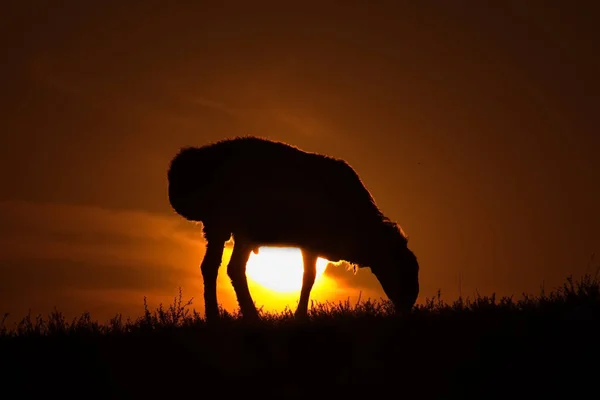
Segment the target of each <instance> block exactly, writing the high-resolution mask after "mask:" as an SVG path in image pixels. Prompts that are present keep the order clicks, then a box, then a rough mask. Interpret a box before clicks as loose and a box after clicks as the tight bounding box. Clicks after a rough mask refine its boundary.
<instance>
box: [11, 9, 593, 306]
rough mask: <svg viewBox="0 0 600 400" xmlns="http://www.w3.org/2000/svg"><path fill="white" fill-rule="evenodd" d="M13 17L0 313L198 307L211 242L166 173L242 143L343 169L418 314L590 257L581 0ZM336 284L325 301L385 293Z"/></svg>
mask: <svg viewBox="0 0 600 400" xmlns="http://www.w3.org/2000/svg"><path fill="white" fill-rule="evenodd" d="M13 3H14V4H13V5H10V6H3V7H6V8H4V9H3V10H2V16H0V45H2V48H3V49H4V50H3V62H2V63H0V76H1V77H2V82H3V87H2V91H1V92H0V104H1V107H0V131H1V132H2V136H1V137H0V140H1V142H0V144H1V146H0V152H1V157H0V182H1V183H2V184H1V185H0V311H10V312H13V313H16V314H19V315H20V314H23V313H24V312H26V311H27V309H28V308H30V307H31V308H32V309H33V310H37V311H47V310H49V309H50V308H51V307H52V306H53V305H57V306H58V308H59V309H62V310H65V311H66V312H68V313H70V312H72V313H78V312H81V311H83V310H84V309H87V310H90V311H92V313H93V315H96V316H97V317H99V318H107V317H108V316H110V315H113V314H115V313H116V312H123V313H125V314H128V313H129V314H132V315H133V314H139V312H141V307H142V298H143V296H144V295H146V296H148V297H149V299H150V300H151V301H152V302H156V301H169V299H170V298H171V297H172V296H173V295H175V294H176V290H177V287H179V286H182V287H183V290H184V296H194V297H195V298H196V302H195V305H196V307H197V308H201V306H202V303H201V298H202V291H201V287H202V281H201V276H200V272H199V268H198V266H199V263H200V260H201V257H202V254H203V251H204V250H203V244H202V240H201V235H200V231H199V229H198V227H195V226H194V225H192V224H189V223H186V222H185V221H183V220H182V219H181V218H179V217H178V216H176V215H175V214H174V213H173V212H172V211H171V209H170V207H169V204H168V201H167V195H166V170H167V167H168V163H169V160H170V159H171V157H172V156H173V155H174V154H175V152H176V151H177V150H178V149H179V148H180V147H181V146H184V145H202V144H205V143H207V142H209V141H214V140H218V139H222V138H224V137H228V136H235V135H243V134H254V135H260V136H266V137H269V138H272V139H276V140H282V141H285V142H288V143H291V144H293V145H297V146H299V147H301V148H303V149H305V150H308V151H316V152H321V153H326V154H329V155H331V156H335V157H340V158H344V159H345V160H347V161H348V162H349V163H350V164H351V165H352V166H353V167H354V168H355V169H356V170H357V172H358V173H359V175H360V176H361V178H362V179H363V181H364V182H365V183H366V185H367V187H368V188H369V190H370V191H371V192H372V194H373V195H374V197H375V199H376V201H377V203H378V205H379V206H380V208H381V209H382V211H383V212H384V213H385V214H386V215H388V216H389V217H390V218H392V219H395V220H397V221H398V222H399V223H400V224H401V225H402V227H403V229H404V230H405V231H406V233H407V234H408V235H409V236H410V241H409V245H410V247H411V248H412V249H413V250H414V251H415V253H416V255H417V256H418V258H419V261H420V263H421V268H422V272H421V296H420V299H419V301H422V300H423V298H424V297H425V296H433V295H434V294H435V292H436V291H437V289H438V288H441V289H442V294H443V295H444V296H445V297H446V298H448V299H452V298H453V297H455V296H456V295H457V294H458V274H459V272H460V273H461V274H462V292H463V294H465V295H468V294H473V293H474V292H475V290H476V289H479V291H480V292H483V293H490V292H492V291H497V292H498V293H500V294H512V293H514V294H517V295H518V294H520V293H521V292H523V291H529V292H537V290H538V288H539V286H540V285H541V283H542V282H543V281H545V282H546V285H547V286H552V285H556V284H559V283H561V281H562V280H563V278H564V277H565V276H566V275H567V274H569V273H575V274H580V273H583V272H585V270H586V267H587V265H588V260H589V258H590V255H591V254H592V253H594V252H596V251H598V249H599V246H600V233H599V232H600V231H599V230H598V226H600V210H599V209H598V207H597V204H599V200H600V189H599V188H598V181H599V179H598V178H599V174H600V173H599V171H600V166H599V165H598V161H597V160H598V158H597V152H598V148H599V147H598V145H599V144H600V137H599V135H598V122H597V114H596V113H597V110H598V105H599V99H598V93H600V87H599V84H598V79H596V78H597V76H595V75H596V74H597V71H598V70H600V65H599V62H598V61H597V59H596V58H595V57H594V55H595V54H594V53H595V51H594V49H597V48H599V47H600V40H599V34H598V33H597V28H596V27H595V26H594V24H593V22H594V21H595V19H594V13H593V12H592V11H591V9H589V10H588V9H586V7H587V6H586V3H577V5H578V7H579V8H578V9H576V8H574V7H573V6H572V5H568V4H567V3H566V2H562V4H563V5H562V6H560V7H559V6H557V5H553V3H554V2H544V3H543V8H541V7H539V8H534V7H533V6H532V5H531V4H529V5H527V6H525V5H524V4H523V3H522V2H502V5H500V4H497V5H495V7H494V8H493V9H492V8H491V7H488V8H486V7H485V6H483V5H480V6H473V5H472V4H470V5H469V7H468V8H467V7H466V6H464V7H463V6H459V5H458V3H455V2H448V3H447V4H446V3H444V4H438V5H437V6H436V7H433V6H431V7H430V6H428V7H423V6H414V7H413V8H403V9H399V8H398V7H399V6H397V5H394V3H395V2H391V1H390V2H379V3H378V5H377V6H374V5H370V6H369V7H368V8H365V7H361V6H359V5H358V4H362V3H361V2H345V3H344V4H345V6H344V8H335V7H334V6H333V5H331V6H324V5H323V3H319V5H318V6H314V5H315V4H317V3H311V2H303V3H302V6H301V7H300V6H294V7H293V8H292V7H291V6H285V5H281V4H279V5H277V6H267V5H266V4H267V3H264V2H263V3H260V2H258V3H257V2H253V3H252V6H250V5H246V6H240V7H238V6H234V5H233V4H235V3H230V6H229V7H228V8H227V9H225V8H223V9H216V8H211V9H208V8H207V7H206V6H190V7H188V8H175V6H173V5H169V4H168V3H165V2H160V3H159V2H151V1H148V2H137V3H133V2H131V3H127V5H124V3H123V2H118V1H106V2H103V3H102V6H97V8H94V6H92V5H91V3H86V2H75V1H61V2H58V3H56V2H53V3H52V7H50V5H49V4H45V3H41V2H40V4H43V5H38V6H36V7H26V5H25V4H24V2H13ZM558 3H559V2H556V4H558ZM159 4H160V6H159ZM261 4H265V6H262V5H261ZM311 4H312V5H311ZM512 4H520V6H519V7H518V6H515V5H512ZM540 4H541V3H540ZM589 4H590V5H591V4H592V3H591V2H590V3H589ZM286 7H288V8H289V9H286ZM394 7H396V8H394ZM223 272H224V269H223ZM334 272H335V273H334V274H333V276H332V277H331V279H333V280H334V281H336V282H337V284H336V285H332V286H331V288H332V289H331V292H330V293H325V292H323V293H321V294H318V298H319V299H325V298H328V299H331V300H336V299H341V298H346V297H348V296H354V297H356V296H357V295H358V292H359V291H360V290H361V288H362V289H363V296H364V293H365V291H367V292H368V293H371V294H373V296H378V295H382V293H381V291H380V290H379V288H378V286H377V283H376V281H374V280H373V277H372V275H371V274H370V273H368V272H366V271H364V272H363V271H361V272H359V274H358V275H356V276H354V275H352V274H351V273H344V272H343V271H341V270H339V271H338V270H336V271H334ZM221 279H222V281H223V282H225V283H227V282H226V279H225V278H224V277H223V276H222V277H221ZM223 290H224V293H223V294H222V297H221V298H222V299H223V301H224V302H226V303H227V302H230V303H228V304H233V303H231V299H232V298H231V291H230V288H229V287H228V286H227V285H224V289H223ZM256 291H257V303H258V302H259V298H265V299H266V297H265V296H262V295H260V294H258V289H256ZM265 301H266V300H265Z"/></svg>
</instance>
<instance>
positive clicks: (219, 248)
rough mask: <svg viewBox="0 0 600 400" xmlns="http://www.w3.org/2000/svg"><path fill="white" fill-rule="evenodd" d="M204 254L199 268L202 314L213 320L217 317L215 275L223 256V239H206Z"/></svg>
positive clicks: (217, 272)
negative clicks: (200, 274) (202, 292)
mask: <svg viewBox="0 0 600 400" xmlns="http://www.w3.org/2000/svg"><path fill="white" fill-rule="evenodd" d="M207 241H208V243H207V244H206V254H205V255H204V259H202V264H201V265H200V270H201V271H202V278H203V279H204V314H205V318H206V321H207V322H208V321H214V320H216V319H218V318H219V306H218V303H217V275H218V274H219V267H220V266H221V259H222V257H223V248H224V246H225V242H224V241H219V240H210V239H207Z"/></svg>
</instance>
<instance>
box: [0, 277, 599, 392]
mask: <svg viewBox="0 0 600 400" xmlns="http://www.w3.org/2000/svg"><path fill="white" fill-rule="evenodd" d="M144 306H145V312H144V315H142V316H141V317H140V318H137V319H124V318H123V317H122V316H121V315H117V316H116V317H114V318H113V319H111V320H110V321H109V322H108V323H106V324H100V323H98V322H96V321H94V320H93V319H92V318H91V316H90V315H89V314H88V313H84V314H83V315H82V316H80V317H78V318H75V319H74V320H67V319H66V318H65V317H64V316H63V315H62V314H61V313H60V312H59V311H57V310H55V311H54V312H52V313H50V315H48V316H47V317H46V318H43V317H42V316H37V317H32V316H31V315H28V316H26V317H25V318H23V319H22V320H21V321H20V322H19V323H17V324H15V325H14V326H12V327H7V326H6V323H5V321H6V316H5V318H4V319H3V320H2V322H1V323H0V366H1V368H2V371H1V373H0V383H1V382H2V380H4V383H1V384H0V390H5V391H7V393H10V392H13V393H17V392H16V391H15V390H17V391H18V390H19V388H21V390H23V388H26V389H27V392H29V393H31V392H32V391H39V392H40V394H42V395H46V396H49V395H50V394H52V393H53V392H55V393H60V394H61V396H62V397H64V396H65V395H68V392H69V389H68V388H73V389H71V391H72V392H73V394H74V395H75V397H78V396H87V397H89V396H92V397H93V396H95V395H97V396H102V397H108V398H148V397H149V398H155V397H159V396H165V395H166V396H169V397H174V396H177V395H182V396H187V395H194V396H197V397H203V396H204V397H205V398H207V397H208V398H212V397H214V396H217V395H219V396H226V397H227V396H228V395H229V394H231V393H234V392H236V393H241V394H243V395H244V396H249V393H257V394H258V395H259V396H261V397H263V398H264V397H271V395H273V396H278V397H292V398H294V397H297V398H306V396H313V395H315V394H321V395H325V394H327V393H330V394H332V395H333V394H335V395H340V396H347V395H348V394H350V395H353V396H354V395H355V396H359V395H361V396H363V395H371V396H378V395H382V396H394V397H402V396H404V395H413V394H414V395H418V396H419V397H420V398H465V397H477V398H479V397H483V398H499V397H506V396H509V397H522V396H525V395H526V393H525V392H529V394H530V395H533V396H534V397H538V396H542V395H544V394H554V395H556V394H557V393H558V392H562V393H566V394H569V395H570V396H574V395H575V393H577V392H580V393H583V395H584V396H585V397H596V396H597V393H596V392H597V390H598V389H597V385H596V384H595V380H596V379H597V378H598V373H599V372H600V369H599V367H598V361H599V358H598V356H599V355H600V342H599V339H600V324H599V323H598V322H599V321H600V318H599V317H600V281H599V280H598V274H596V275H584V276H583V277H582V278H580V279H577V280H575V279H573V278H572V277H569V278H567V280H566V281H565V283H564V284H563V285H562V286H561V287H558V288H555V289H554V290H552V291H551V292H549V293H545V292H544V291H543V290H542V293H541V294H540V295H539V296H529V295H525V294H524V295H523V296H522V298H520V299H514V298H512V297H510V298H509V297H503V298H496V296H495V295H491V296H481V295H477V296H476V297H474V298H472V299H471V298H466V299H462V298H459V299H458V300H456V301H454V302H452V303H446V302H444V301H443V300H442V299H441V297H440V296H439V293H438V296H437V297H436V298H432V299H427V300H426V302H425V304H423V305H419V306H417V307H415V309H414V310H413V312H412V314H411V315H407V316H404V317H397V316H394V315H393V312H392V307H391V305H390V303H389V302H387V301H384V300H380V301H371V300H366V301H360V302H358V303H357V304H350V303H349V302H340V303H323V304H315V303H313V305H312V308H311V311H310V315H309V319H308V320H307V321H297V320H295V319H294V318H293V316H292V314H293V313H292V310H285V311H284V312H283V313H281V314H270V313H262V321H261V323H257V324H249V323H246V322H245V321H243V320H242V319H241V318H240V316H239V315H238V314H236V313H228V312H227V311H224V310H221V313H222V320H221V321H220V322H219V323H218V324H214V325H209V324H206V322H205V321H204V320H203V319H202V318H201V317H200V315H199V314H198V313H197V312H196V311H195V310H194V309H192V300H189V301H185V300H184V299H183V295H182V292H181V290H180V291H179V294H178V296H176V297H175V298H174V301H173V303H172V304H170V305H168V306H166V307H164V306H163V305H160V306H159V307H158V308H157V309H156V310H153V311H150V310H149V308H148V306H147V304H146V301H145V300H144ZM10 387H13V389H12V390H9V388H10ZM75 387H77V388H81V389H77V390H76V389H74V388H75ZM59 388H61V389H59ZM80 390H83V391H84V392H80ZM586 391H589V394H585V393H587V392H586ZM363 397H364V396H363Z"/></svg>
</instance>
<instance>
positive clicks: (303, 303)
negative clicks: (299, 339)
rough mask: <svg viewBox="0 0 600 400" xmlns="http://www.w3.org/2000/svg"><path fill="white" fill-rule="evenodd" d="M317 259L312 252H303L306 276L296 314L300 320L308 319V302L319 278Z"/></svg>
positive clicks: (303, 280) (303, 278)
mask: <svg viewBox="0 0 600 400" xmlns="http://www.w3.org/2000/svg"><path fill="white" fill-rule="evenodd" d="M317 258H318V257H317V255H316V254H314V253H312V252H310V251H307V250H303V251H302V260H303V263H304V275H303V277H302V290H301V292H300V301H299V302H298V308H297V309H296V312H295V314H294V315H295V317H296V318H299V319H301V318H306V317H307V316H308V301H309V299H310V292H311V290H312V287H313V285H314V284H315V279H316V277H317Z"/></svg>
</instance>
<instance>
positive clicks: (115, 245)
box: [0, 201, 227, 317]
mask: <svg viewBox="0 0 600 400" xmlns="http://www.w3.org/2000/svg"><path fill="white" fill-rule="evenodd" d="M0 249H2V251H1V252H0V305H1V306H2V310H0V311H8V312H15V313H16V312H23V308H24V307H27V306H28V304H27V303H31V304H32V305H37V307H39V308H44V309H48V308H50V307H52V306H53V305H56V304H61V305H62V306H65V307H71V308H73V307H72V304H66V303H65V302H66V299H67V298H68V299H71V300H70V301H77V300H73V299H74V298H75V299H76V298H77V296H79V298H81V294H82V293H85V292H89V293H96V294H97V295H98V294H100V297H102V295H101V294H102V293H104V294H105V301H104V302H105V303H106V301H109V302H111V301H112V302H117V303H122V302H123V299H124V298H125V297H127V296H132V295H135V296H136V298H138V302H141V298H142V294H143V295H148V296H149V297H153V296H154V297H156V296H167V295H168V296H171V295H173V294H175V292H176V289H177V287H179V286H181V287H183V288H184V290H185V289H187V290H188V292H192V293H194V292H196V291H197V290H199V289H200V287H201V276H200V271H199V269H198V265H199V263H200V260H201V258H202V256H203V253H204V239H203V237H202V232H201V226H200V225H198V224H193V223H187V222H186V221H185V220H182V219H181V218H179V217H177V216H176V215H173V216H164V215H157V214H152V213H148V212H142V211H126V210H110V209H103V208H99V207H87V206H79V205H68V204H50V203H33V202H20V201H7V202H1V203H0ZM115 293H119V298H112V297H113V296H114V294H115ZM192 293H190V295H193V294H192ZM96 297H98V296H96ZM195 297H198V296H197V293H196V296H195ZM225 300H227V299H225ZM88 304H89V303H88ZM196 306H201V302H200V304H198V301H196ZM82 311H84V309H79V310H78V312H82ZM117 311H120V310H113V313H112V314H114V313H116V312H117ZM103 317H106V316H103Z"/></svg>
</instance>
